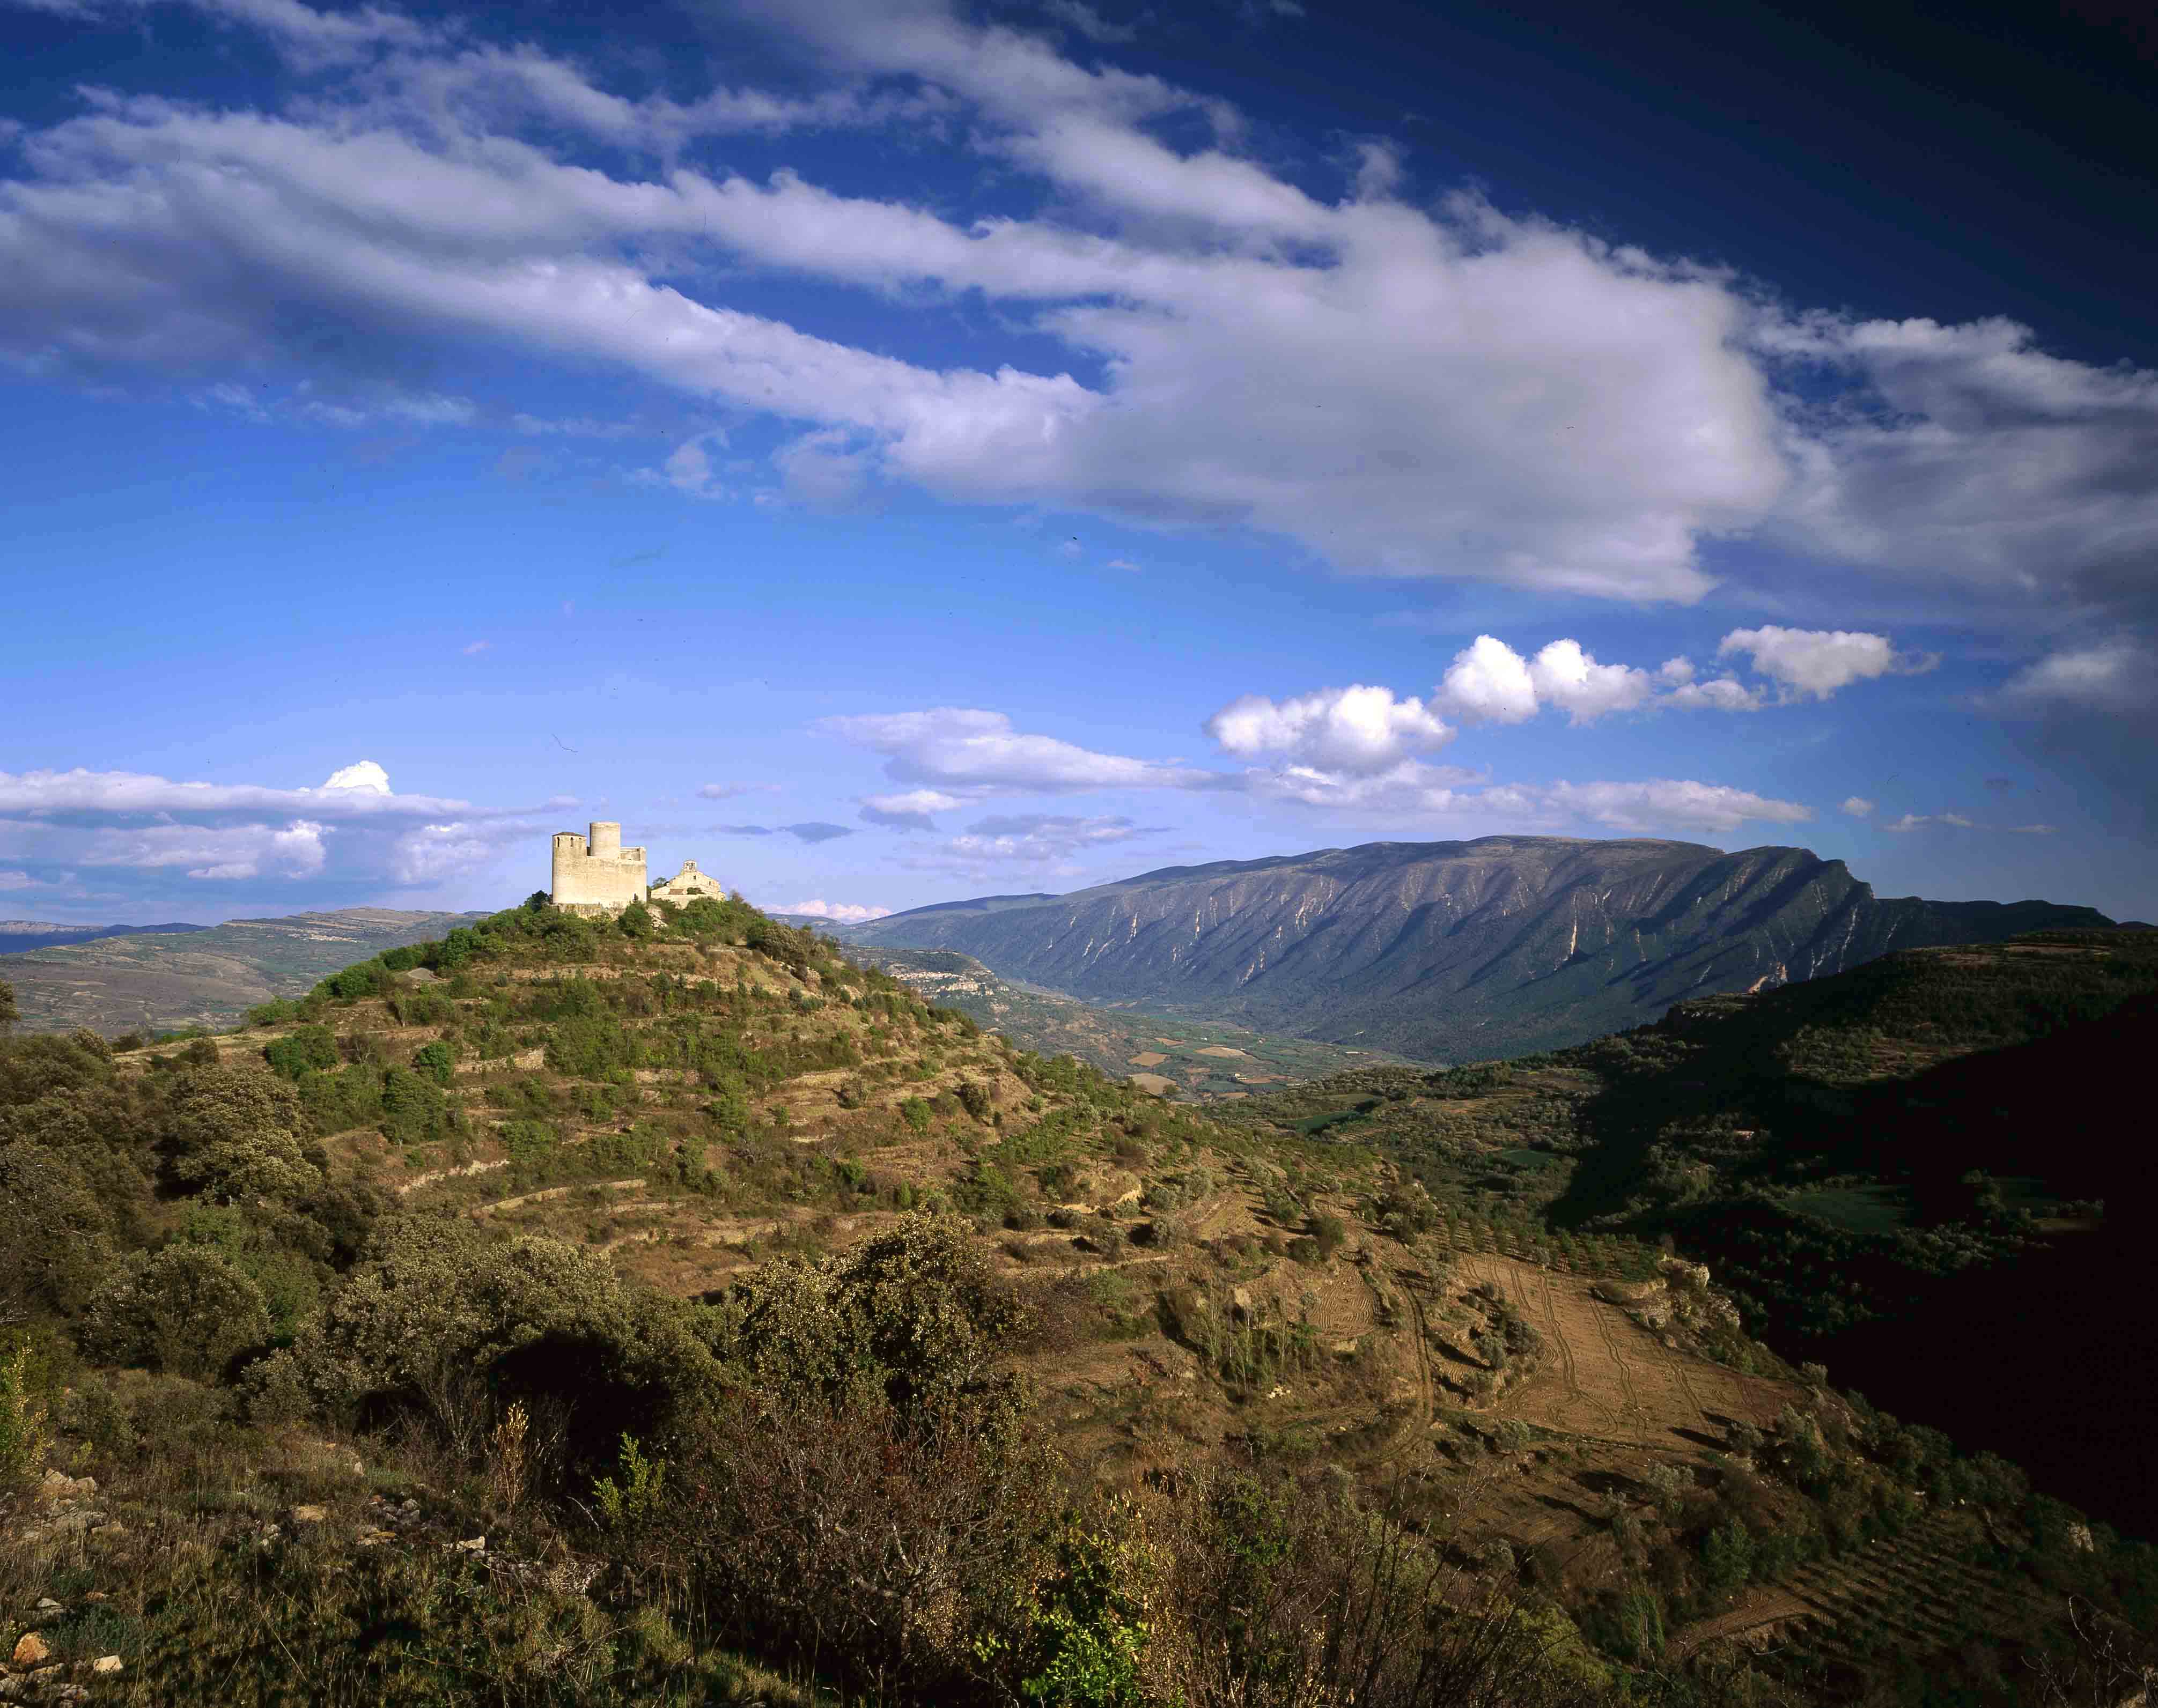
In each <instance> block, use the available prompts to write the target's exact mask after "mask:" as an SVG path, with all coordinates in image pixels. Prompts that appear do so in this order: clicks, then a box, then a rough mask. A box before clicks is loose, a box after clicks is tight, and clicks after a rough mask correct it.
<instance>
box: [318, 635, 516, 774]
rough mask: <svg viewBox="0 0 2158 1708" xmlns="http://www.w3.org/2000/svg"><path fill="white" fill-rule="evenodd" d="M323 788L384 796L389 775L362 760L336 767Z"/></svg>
mask: <svg viewBox="0 0 2158 1708" xmlns="http://www.w3.org/2000/svg"><path fill="white" fill-rule="evenodd" d="M482 644H484V642H483V643H482ZM465 650H466V651H467V652H470V651H471V650H472V648H469V647H467V648H465ZM323 787H324V788H326V789H357V790H359V792H361V793H363V794H369V795H386V794H389V793H390V773H389V772H388V771H385V770H384V769H383V768H382V767H381V766H379V765H377V764H376V763H375V762H374V761H373V760H371V759H363V760H361V761H359V763H358V764H356V765H345V766H338V769H337V770H335V771H332V772H331V773H330V774H329V775H328V777H325V778H323Z"/></svg>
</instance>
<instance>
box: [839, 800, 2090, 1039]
mask: <svg viewBox="0 0 2158 1708" xmlns="http://www.w3.org/2000/svg"><path fill="white" fill-rule="evenodd" d="M2112 923H2113V921H2110V920H2109V919H2108V918H2107V917H2106V916H2104V914H2101V913H2099V912H2098V911H2096V910H2095V909H2093V908H2088V907H2075V906H2058V905H2056V904H2054V903H2052V902H2047V901H2019V902H2013V903H2005V904H2004V903H2001V902H1992V901H1925V900H1919V899H1918V898H1917V897H1915V896H1903V897H1890V898H1882V897H1879V896H1877V895H1874V893H1873V890H1872V886H1871V885H1867V884H1865V883H1861V881H1860V880H1857V879H1856V878H1854V877H1853V876H1852V875H1851V872H1850V870H1849V869H1848V868H1846V866H1845V864H1843V862H1842V861H1840V860H1824V859H1820V858H1819V857H1818V856H1817V855H1815V854H1812V853H1810V852H1809V851H1808V850H1806V849H1799V848H1756V849H1744V850H1742V851H1741V852H1738V853H1736V854H1727V853H1725V852H1724V851H1723V850H1722V849H1716V848H1709V847H1706V846H1703V845H1702V844H1698V843H1686V842H1665V841H1652V840H1645V839H1629V840H1613V841H1587V840H1577V839H1568V838H1558V837H1519V836H1492V837H1484V838H1481V839H1478V840H1476V841H1474V842H1439V843H1401V842H1381V843H1369V844H1365V845H1363V846H1362V847H1359V848H1350V849H1319V850H1318V851H1316V852H1314V853H1311V854H1288V855H1283V856H1278V857H1276V858H1273V859H1259V860H1224V861H1217V862H1216V863H1214V864H1209V865H1203V866H1172V867H1165V868H1164V869H1161V870H1159V871H1154V872H1147V873H1144V874H1142V875H1139V876H1138V877H1134V878H1128V879H1124V880H1121V881H1119V882H1117V883H1113V884H1102V885H1097V886H1095V887H1094V888H1092V889H1088V890H1077V891H1075V892H1074V893H1072V894H1071V895H994V896H983V897H981V898H979V899H978V900H972V901H958V902H945V903H940V904H938V905H937V906H933V907H922V908H916V909H913V910H911V911H909V912H906V913H900V914H893V915H891V916H887V917H885V918H883V919H879V920H873V921H868V922H866V923H864V924H860V925H852V926H838V927H829V926H828V927H826V929H828V930H830V931H832V933H833V934H834V935H835V936H837V937H841V938H842V939H844V940H845V941H847V942H854V943H859V944H863V945H869V946H878V947H906V948H916V949H953V950H958V951H959V952H962V953H964V954H968V955H972V956H973V957H975V958H977V959H978V960H979V961H981V962H983V963H984V964H985V965H986V966H988V967H989V968H991V969H993V970H994V972H996V973H999V975H1001V976H1002V977H1004V978H1010V979H1018V980H1022V981H1025V982H1026V983H1031V984H1037V985H1041V986H1045V987H1047V988H1050V989H1052V990H1056V991H1061V992H1065V993H1069V994H1070V995H1072V996H1075V997H1077V998H1081V999H1082V1000H1083V1001H1087V1002H1092V1003H1102V1004H1144V1006H1147V1007H1149V1008H1153V1009H1159V1010H1164V1011H1166V1012H1169V1013H1181V1014H1195V1015H1204V1016H1205V1017H1206V1018H1208V1019H1218V1020H1226V1021H1231V1022H1233V1023H1235V1024H1240V1025H1244V1026H1247V1027H1250V1028H1252V1029H1255V1030H1258V1031H1263V1032H1277V1033H1287V1034H1289V1035H1293V1036H1297V1037H1304V1038H1314V1039H1321V1040H1328V1041H1330V1042H1335V1043H1344V1044H1355V1045H1360V1046H1362V1047H1365V1048H1367V1049H1376V1050H1387V1051H1390V1052H1392V1053H1394V1054H1397V1055H1407V1056H1413V1057H1417V1058H1421V1059H1425V1060H1473V1059H1482V1058H1488V1057H1493V1056H1500V1055H1519V1054H1522V1053H1525V1052H1527V1051H1531V1050H1548V1049H1555V1048H1560V1047H1562V1046H1565V1045H1572V1044H1577V1043H1580V1042H1582V1041H1583V1040H1587V1039H1589V1038H1593V1037H1595V1036H1596V1035H1598V1034H1601V1033H1604V1032H1611V1031H1618V1030H1621V1029H1624V1028H1626V1027H1629V1026H1635V1025H1639V1024H1643V1023H1644V1022H1645V1021H1649V1020H1653V1019H1655V1018H1656V1017H1657V1016H1658V1015H1660V1014H1662V1013H1663V1012H1664V1011H1665V1009H1668V1008H1670V1005H1671V1004H1673V1003H1675V1002H1677V1001H1679V1000H1680V998H1686V997H1691V996H1701V995H1706V994H1709V993H1715V992H1722V991H1748V990H1763V989H1769V988H1774V987H1776V986H1778V985H1782V984H1788V983H1796V982H1798V981H1799V980H1802V979H1807V978H1818V977H1820V975H1822V974H1824V973H1839V972H1842V971H1844V970H1846V968H1851V967H1856V966H1858V965H1860V964H1861V963H1862V962H1867V961H1871V960H1872V959H1874V958H1875V957H1877V956H1880V955H1882V954H1886V953H1887V952H1889V951H1890V950H1892V949H1908V948H1918V947H1927V946H1934V945H1945V944H1954V943H1970V942H1998V941H2000V940H2001V939H2003V938H2006V937H2011V936H2014V935H2015V934H2016V933H2018V932H2021V931H2039V930H2049V929H2063V928H2070V927H2077V926H2109V925H2111V924H2112Z"/></svg>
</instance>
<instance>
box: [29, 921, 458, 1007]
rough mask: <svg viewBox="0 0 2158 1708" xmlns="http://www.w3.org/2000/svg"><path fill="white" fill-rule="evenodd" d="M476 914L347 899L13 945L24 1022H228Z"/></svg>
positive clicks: (424, 939)
mask: <svg viewBox="0 0 2158 1708" xmlns="http://www.w3.org/2000/svg"><path fill="white" fill-rule="evenodd" d="M478 917H479V916H478V915H473V914H457V913H413V912H400V911H395V910H394V909H390V908H382V907H348V908H343V909H341V910H339V911H336V912H333V913H296V914H291V915H288V916H285V917H283V918H280V919H251V920H235V921H232V922H230V924H227V925H221V926H212V927H210V928H209V929H208V930H204V931H188V932H184V933H177V934H167V935H151V936H142V937H134V936H131V937H104V938H100V939H98V940H97V941H96V942H88V943H77V944H71V945H68V946H66V947H60V948H55V949H43V950H34V951H32V952H28V953H25V954H21V955H10V956H8V957H7V960H6V963H5V965H6V977H7V979H8V983H10V984H12V985H13V986H14V988H15V995H16V1000H17V1002H18V1005H19V1006H20V1007H21V1009H22V1011H23V1027H24V1028H25V1029H27V1030H31V1031H44V1032H65V1031H70V1030H72V1029H74V1028H75V1027H77V1026H87V1027H89V1028H90V1030H92V1031H93V1032H97V1033H101V1034H103V1035H106V1036H107V1037H111V1036H116V1035H119V1034H121V1033H123V1032H131V1031H133V1032H145V1033H157V1032H168V1031H177V1030H179V1029H182V1028H183V1027H188V1026H209V1027H222V1026H230V1025H231V1024H234V1023H235V1022H236V1021H237V1020H239V1019H240V1016H241V1015H242V1014H245V1012H246V1011H247V1010H248V1009H250V1008H252V1007H254V1006H255V1005H256V1004H257V1003H263V1002H268V1001H270V1000H271V998H276V997H292V996H297V995H299V994H300V993H302V992H303V991H305V990H306V989H307V987H308V986H310V985H312V983H315V981H316V980H317V979H319V978H323V977H324V976H325V975H326V974H328V973H334V972H336V971H338V969H339V968H343V967H348V966H350V965H351V964H352V963H353V962H354V961H364V960H365V959H366V958H367V957H369V956H370V955H374V954H377V953H379V952H381V951H382V950H384V949H387V948H392V947H396V946H397V945H399V944H403V943H416V942H424V941H426V939H428V938H430V937H440V936H441V934H442V933H443V932H444V931H447V930H449V929H450V928H451V927H452V926H457V925H469V924H470V923H471V922H472V920H474V919H476V918H478Z"/></svg>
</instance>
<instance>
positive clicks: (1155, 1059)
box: [1132, 1050, 1169, 1067]
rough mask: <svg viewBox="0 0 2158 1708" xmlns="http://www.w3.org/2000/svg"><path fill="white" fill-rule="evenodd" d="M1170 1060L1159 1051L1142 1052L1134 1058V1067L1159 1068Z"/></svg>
mask: <svg viewBox="0 0 2158 1708" xmlns="http://www.w3.org/2000/svg"><path fill="white" fill-rule="evenodd" d="M1167 1060H1169V1058H1168V1057H1167V1056H1166V1055H1163V1054H1162V1053H1161V1052H1160V1051H1159V1050H1141V1051H1140V1052H1139V1053H1138V1055H1134V1056H1133V1058H1132V1066H1133V1067H1159V1066H1161V1065H1162V1063H1164V1061H1167Z"/></svg>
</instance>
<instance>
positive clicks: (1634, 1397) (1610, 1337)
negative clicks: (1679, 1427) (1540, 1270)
mask: <svg viewBox="0 0 2158 1708" xmlns="http://www.w3.org/2000/svg"><path fill="white" fill-rule="evenodd" d="M1546 1284H1548V1283H1546ZM1602 1303H1603V1301H1601V1300H1600V1299H1598V1298H1594V1297H1593V1295H1592V1296H1591V1297H1590V1299H1589V1301H1588V1304H1589V1314H1590V1316H1591V1317H1592V1318H1593V1319H1594V1320H1595V1323H1596V1332H1597V1334H1598V1335H1599V1336H1601V1337H1602V1339H1603V1349H1604V1350H1605V1351H1606V1352H1608V1353H1609V1354H1610V1355H1611V1362H1612V1365H1613V1366H1614V1367H1615V1368H1616V1369H1617V1370H1618V1372H1619V1392H1620V1394H1622V1395H1623V1396H1624V1413H1622V1416H1623V1415H1624V1414H1625V1413H1630V1414H1631V1417H1632V1420H1633V1421H1634V1422H1636V1423H1637V1424H1638V1425H1639V1427H1643V1428H1646V1427H1647V1426H1648V1422H1649V1411H1648V1407H1646V1406H1644V1405H1643V1404H1642V1403H1641V1392H1640V1390H1639V1389H1638V1388H1636V1387H1635V1386H1634V1375H1633V1372H1632V1371H1631V1370H1628V1369H1627V1368H1626V1352H1625V1349H1624V1347H1622V1346H1620V1345H1619V1337H1618V1335H1617V1334H1614V1333H1613V1332H1612V1328H1611V1316H1612V1313H1613V1311H1615V1310H1616V1309H1617V1308H1618V1307H1616V1306H1615V1305H1613V1306H1609V1307H1606V1308H1603V1309H1598V1308H1597V1307H1598V1305H1601V1304H1602ZM1643 1332H1644V1333H1646V1332H1647V1331H1646V1330H1644V1331H1643ZM1694 1409H1695V1410H1696V1411H1698V1410H1699V1409H1700V1407H1698V1406H1696V1407H1695V1408H1694Z"/></svg>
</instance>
